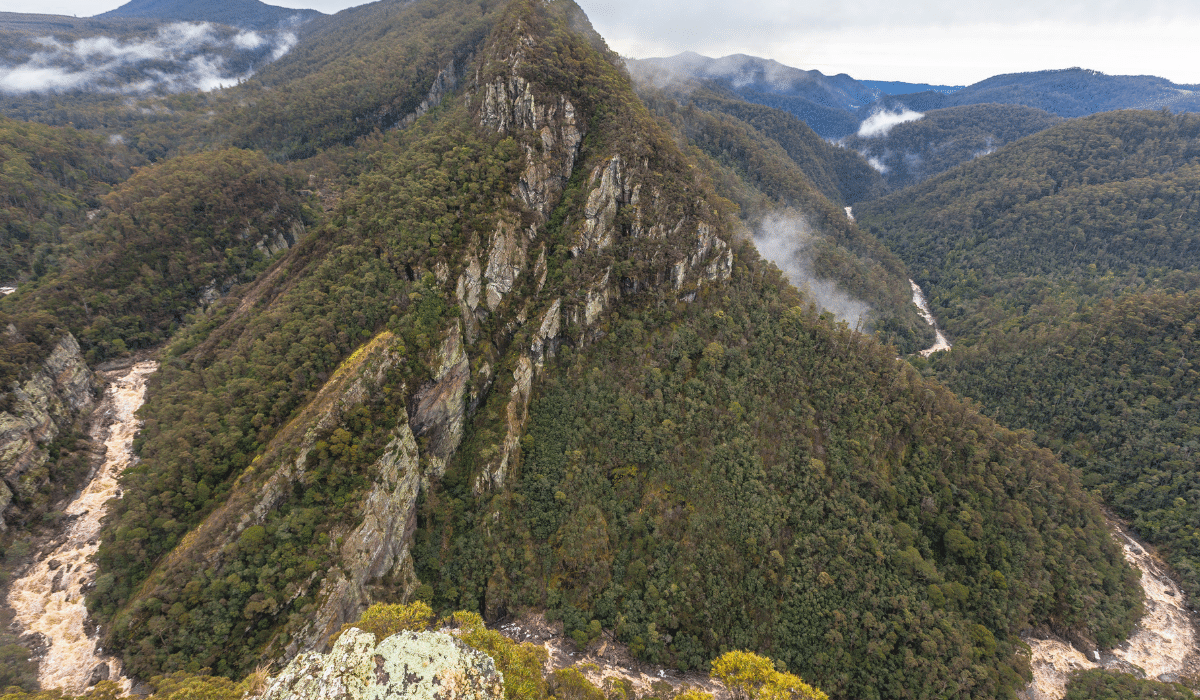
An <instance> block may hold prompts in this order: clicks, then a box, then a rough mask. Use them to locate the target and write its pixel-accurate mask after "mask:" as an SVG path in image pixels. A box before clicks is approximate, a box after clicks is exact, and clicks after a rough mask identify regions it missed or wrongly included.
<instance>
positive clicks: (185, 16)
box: [93, 0, 328, 29]
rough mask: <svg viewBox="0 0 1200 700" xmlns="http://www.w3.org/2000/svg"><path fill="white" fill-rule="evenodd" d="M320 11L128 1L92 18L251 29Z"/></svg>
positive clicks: (241, 3) (250, 3)
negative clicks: (195, 23) (172, 21)
mask: <svg viewBox="0 0 1200 700" xmlns="http://www.w3.org/2000/svg"><path fill="white" fill-rule="evenodd" d="M327 16H328V15H326V14H325V13H323V12H318V11H317V10H308V9H299V10H297V9H291V8H287V7H279V6H277V5H268V4H266V3H264V2H262V1H261V0H220V1H219V2H204V3H196V2H192V1H191V0H129V2H127V3H125V4H124V5H121V6H120V7H118V8H116V9H114V10H109V11H108V12H101V13H100V14H98V15H95V16H94V17H93V19H126V18H139V19H163V20H177V21H188V22H216V23H218V24H228V25H231V26H235V27H248V28H252V29H276V28H279V27H280V26H285V27H286V26H298V25H300V24H303V23H305V22H309V21H312V20H314V19H317V18H320V17H327Z"/></svg>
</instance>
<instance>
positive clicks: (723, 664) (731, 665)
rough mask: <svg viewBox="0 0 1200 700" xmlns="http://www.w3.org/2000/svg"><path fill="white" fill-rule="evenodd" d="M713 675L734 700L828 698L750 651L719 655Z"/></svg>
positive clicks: (768, 660)
mask: <svg viewBox="0 0 1200 700" xmlns="http://www.w3.org/2000/svg"><path fill="white" fill-rule="evenodd" d="M712 676H713V678H716V679H717V680H719V681H721V682H722V683H724V684H725V687H726V688H729V690H730V691H731V692H732V693H733V696H734V697H735V698H737V700H828V696H827V695H825V693H823V692H821V691H820V690H817V689H816V688H814V687H812V686H811V685H809V684H807V683H805V682H804V681H803V680H801V679H800V677H799V676H796V675H794V674H791V673H781V672H779V671H776V670H775V666H774V664H772V663H771V660H770V659H768V658H767V657H765V656H759V655H758V654H755V653H753V652H749V651H731V652H727V653H725V654H723V655H722V656H720V657H719V658H718V659H716V660H715V661H713V662H712Z"/></svg>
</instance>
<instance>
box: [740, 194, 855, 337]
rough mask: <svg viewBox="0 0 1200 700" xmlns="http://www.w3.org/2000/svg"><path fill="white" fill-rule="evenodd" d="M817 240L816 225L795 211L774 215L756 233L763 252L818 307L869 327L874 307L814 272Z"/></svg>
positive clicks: (761, 253)
mask: <svg viewBox="0 0 1200 700" xmlns="http://www.w3.org/2000/svg"><path fill="white" fill-rule="evenodd" d="M813 242H814V234H813V230H812V226H810V225H809V223H808V221H806V220H805V219H804V217H802V216H798V215H795V214H783V213H781V214H771V215H769V216H767V217H766V218H764V219H763V221H762V223H761V224H760V225H759V227H758V230H757V231H756V232H755V234H754V245H755V246H757V247H758V252H759V254H760V255H762V256H763V257H764V258H766V259H767V260H770V261H771V262H773V263H775V265H776V266H778V267H779V269H780V270H781V271H783V274H785V275H787V278H788V281H790V282H791V283H792V284H793V285H795V287H796V289H799V290H800V292H801V293H803V294H804V295H805V296H806V297H808V298H809V300H811V301H812V302H813V303H814V304H816V305H817V307H818V308H820V309H821V310H822V311H829V312H830V313H832V314H833V315H834V316H836V317H837V318H838V320H841V321H845V322H846V323H847V324H849V325H850V327H851V328H860V329H861V328H863V327H865V326H866V325H867V323H868V321H869V320H870V313H871V307H870V306H869V305H867V304H866V303H864V302H862V301H859V300H858V299H855V298H854V297H852V296H850V295H849V294H846V293H845V292H843V291H842V290H840V289H838V286H837V284H836V283H835V282H833V281H832V280H827V279H821V278H818V277H817V276H816V274H814V273H813V270H812V257H813V251H812V244H813Z"/></svg>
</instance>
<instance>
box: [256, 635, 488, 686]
mask: <svg viewBox="0 0 1200 700" xmlns="http://www.w3.org/2000/svg"><path fill="white" fill-rule="evenodd" d="M503 697H504V676H503V674H501V672H500V671H499V670H498V669H497V668H496V664H495V662H494V661H493V660H492V658H491V657H490V656H488V655H487V654H484V653H482V652H479V651H476V650H474V649H472V648H470V647H468V646H467V645H466V644H463V643H462V642H461V641H460V640H459V639H457V638H455V637H454V636H453V635H450V634H445V633H442V632H401V633H399V634H395V635H392V636H391V637H388V638H387V639H384V640H383V641H382V642H380V643H379V644H378V645H376V644H375V635H374V634H371V633H370V632H363V631H362V630H359V629H357V628H353V629H350V630H347V631H346V632H345V633H344V634H342V636H341V637H339V638H338V640H337V643H335V644H334V645H333V648H332V649H330V650H329V653H328V654H316V653H308V654H301V655H299V656H297V657H296V658H295V659H293V660H292V662H291V663H290V664H288V666H287V668H285V669H284V670H283V672H282V673H280V674H279V675H278V676H277V677H276V678H275V679H274V680H273V681H271V683H270V684H269V685H268V686H267V690H266V692H265V693H264V694H263V696H262V700H382V699H383V698H412V699H413V700H501V699H502V698H503Z"/></svg>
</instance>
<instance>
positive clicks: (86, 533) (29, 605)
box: [8, 362, 158, 694]
mask: <svg viewBox="0 0 1200 700" xmlns="http://www.w3.org/2000/svg"><path fill="white" fill-rule="evenodd" d="M156 369H158V363H156V362H139V363H137V364H135V365H134V366H133V367H132V368H130V369H129V370H128V372H127V373H126V374H124V375H123V376H120V377H117V378H116V379H115V380H114V381H113V382H112V383H111V384H110V385H109V386H108V389H107V391H106V394H105V399H104V403H103V404H101V407H100V409H99V410H101V411H105V410H107V411H108V412H109V415H110V416H111V422H110V423H109V426H108V436H107V438H106V439H105V441H104V446H105V457H104V464H103V466H101V467H100V469H98V470H97V472H96V475H95V476H94V477H93V478H92V481H91V482H90V483H89V484H88V485H87V488H85V489H84V490H83V492H82V493H81V494H80V495H79V497H78V498H76V499H75V500H74V501H72V502H71V504H70V505H69V506H67V508H66V509H65V511H64V513H65V514H66V515H67V516H68V517H69V518H72V521H71V524H70V525H69V526H68V527H67V531H66V533H65V534H64V535H63V538H62V541H61V543H60V544H59V545H58V546H57V547H56V548H55V549H54V550H52V551H51V552H49V553H48V554H45V555H43V556H42V557H41V559H40V560H39V561H38V562H37V563H35V564H34V565H33V567H31V569H30V570H29V572H28V573H27V574H26V575H25V577H24V578H21V579H19V580H17V581H16V582H14V583H13V586H12V589H11V591H10V592H9V595H8V604H9V605H10V606H11V607H12V608H13V610H14V611H15V612H16V621H17V623H18V624H19V625H20V626H21V629H22V631H24V632H35V633H38V634H40V635H42V637H43V638H44V640H45V642H46V644H47V645H48V648H47V650H46V652H45V654H44V656H43V657H42V658H41V660H40V665H39V669H38V681H39V682H40V683H41V686H42V688H43V689H51V688H61V689H62V690H63V691H64V692H66V693H68V694H81V693H83V691H84V690H85V689H86V688H87V687H88V686H89V685H91V684H92V681H93V680H100V679H103V678H107V679H109V680H118V681H120V682H121V684H122V685H123V686H124V687H125V689H126V690H127V691H128V689H129V681H128V680H127V679H125V678H124V677H123V676H122V675H121V663H120V661H119V660H117V659H116V658H113V657H108V656H103V655H100V654H97V650H96V638H95V637H94V636H91V635H89V634H88V633H87V626H86V624H85V623H86V620H87V608H86V607H84V596H83V590H84V587H85V586H87V585H89V584H91V582H92V580H93V578H94V576H95V572H96V565H95V564H93V563H92V562H91V560H90V557H91V556H92V554H94V553H95V552H96V549H97V546H98V543H99V542H98V537H99V534H100V522H101V520H102V519H103V517H104V511H105V505H106V503H107V502H108V500H109V499H110V498H114V497H119V495H120V494H119V491H118V488H117V477H118V475H120V473H121V472H122V471H123V470H124V469H125V467H127V466H128V465H129V464H130V462H131V461H132V460H133V438H134V436H135V435H136V434H137V431H138V428H139V426H140V425H141V423H140V421H139V420H138V419H137V416H136V415H135V413H136V412H137V410H138V408H140V407H141V405H142V403H143V402H144V401H145V396H146V377H147V375H149V374H151V373H153V372H154V371H155V370H156Z"/></svg>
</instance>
